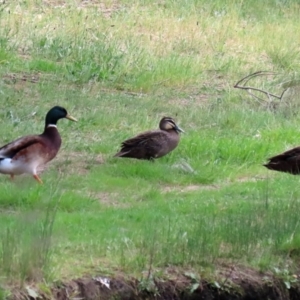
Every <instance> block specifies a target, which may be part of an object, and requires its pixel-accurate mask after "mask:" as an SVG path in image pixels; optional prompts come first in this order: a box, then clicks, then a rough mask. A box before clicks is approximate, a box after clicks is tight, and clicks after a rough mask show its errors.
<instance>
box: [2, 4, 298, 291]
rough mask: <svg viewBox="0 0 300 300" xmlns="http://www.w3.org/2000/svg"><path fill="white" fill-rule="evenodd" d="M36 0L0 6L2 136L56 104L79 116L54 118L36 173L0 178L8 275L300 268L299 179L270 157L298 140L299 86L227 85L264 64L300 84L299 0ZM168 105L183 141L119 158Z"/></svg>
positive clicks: (35, 123) (27, 128) (16, 279)
mask: <svg viewBox="0 0 300 300" xmlns="http://www.w3.org/2000/svg"><path fill="white" fill-rule="evenodd" d="M43 2H44V1H32V0H27V1H19V2H18V1H14V3H12V4H5V5H4V6H3V9H2V10H1V11H0V67H1V68H0V97H1V99H2V109H1V111H0V119H1V127H0V136H1V144H5V143H7V142H9V141H11V140H13V139H15V138H17V137H19V136H22V135H26V134H32V133H40V132H41V131H42V129H43V126H44V116H45V114H46V112H47V111H48V110H49V108H51V107H52V106H54V105H57V104H59V105H62V106H64V107H66V108H67V110H68V112H69V113H71V114H72V115H74V117H76V118H77V119H78V120H79V122H78V123H71V122H68V121H67V120H61V121H59V123H58V125H59V130H60V133H61V136H62V140H63V145H62V149H61V150H60V152H59V154H58V156H57V158H55V160H53V161H52V162H51V163H49V167H48V168H47V169H46V170H45V171H44V173H43V174H42V175H41V178H42V179H43V181H44V185H43V186H39V185H38V184H37V183H36V182H35V181H34V180H33V179H32V178H30V176H20V177H17V178H16V179H15V181H14V182H11V181H10V180H9V178H8V176H2V177H0V195H1V197H0V214H1V218H0V238H1V243H0V278H1V282H3V284H4V285H5V284H16V283H17V284H23V283H24V282H26V281H32V280H35V281H42V280H43V279H44V280H46V281H47V282H52V281H54V280H58V279H66V278H69V279H70V278H73V277H78V276H81V275H83V274H86V273H90V274H93V273H94V272H103V273H109V274H113V273H114V272H123V273H126V274H133V275H135V276H137V277H141V274H142V272H143V271H145V270H147V269H149V266H150V265H152V266H153V270H158V269H161V268H164V267H166V266H169V265H175V266H177V267H179V268H194V269H195V270H196V271H199V272H202V270H203V269H204V268H213V267H216V268H217V266H218V264H220V263H223V262H228V263H238V264H244V265H246V266H251V267H255V268H259V269H262V270H273V268H274V267H276V268H279V269H281V268H284V269H286V268H292V267H293V266H295V265H296V263H297V262H298V260H299V247H300V236H299V213H298V212H299V209H300V201H299V199H300V198H299V196H300V194H299V192H298V190H299V189H298V185H299V178H298V177H295V176H290V175H288V174H280V173H275V172H273V173H272V172H270V171H267V170H266V169H264V168H263V167H262V164H263V163H264V162H265V161H266V159H267V158H268V157H270V156H272V155H275V154H277V153H279V152H281V151H284V150H286V149H288V148H290V147H293V146H296V145H298V144H299V137H298V130H297V128H298V124H299V116H298V114H297V109H296V108H297V107H298V106H297V97H298V90H297V84H295V85H293V84H292V85H291V89H290V91H289V94H288V97H287V98H285V99H284V103H282V105H280V106H279V107H278V109H277V110H276V111H273V110H268V109H266V107H264V106H263V105H261V104H259V103H258V102H256V101H254V100H253V98H251V97H250V96H248V95H247V94H246V93H245V92H244V91H241V90H235V89H234V88H233V86H234V84H235V83H236V82H237V81H238V80H239V79H241V78H242V77H244V76H246V75H247V74H249V73H251V72H254V71H258V70H270V71H274V72H278V73H279V75H278V76H277V77H276V78H274V79H270V78H269V77H260V78H258V79H256V81H254V82H255V84H256V85H255V86H257V87H261V88H263V89H264V90H268V91H270V92H272V93H276V94H277V93H279V91H282V86H281V84H283V83H285V84H286V83H287V82H289V81H291V82H295V83H297V80H299V73H298V70H299V63H300V57H299V54H298V52H299V51H298V40H299V39H297V34H298V33H297V32H298V30H297V28H299V22H300V21H299V8H300V6H299V4H298V3H297V1H271V0H270V1H264V2H257V1H244V2H242V3H241V2H240V1H214V2H213V3H210V2H207V1H200V0H199V1H172V0H167V1H164V2H161V1H159V2H158V1H157V2H156V1H134V2H132V1H120V2H114V1H104V2H103V3H102V2H101V3H102V4H101V5H98V6H97V5H90V6H89V5H86V6H85V5H83V4H82V3H81V2H80V1H64V3H65V5H64V6H60V5H61V4H62V2H63V1H57V3H54V2H55V1H51V2H49V3H48V5H45V3H43ZM45 2H47V1H45ZM9 11H10V13H9ZM248 84H249V85H250V82H249V83H248ZM251 84H252V82H251ZM164 115H169V116H173V117H174V118H175V119H176V120H177V121H178V123H179V124H180V126H181V127H182V128H183V129H184V130H185V131H186V133H185V134H182V137H181V142H180V144H179V146H178V148H177V149H176V150H174V151H173V152H172V153H170V154H169V155H167V156H165V157H163V158H161V159H159V160H157V161H156V162H155V163H152V162H148V161H136V160H130V159H117V158H113V155H114V154H115V153H116V152H117V151H118V149H119V146H120V143H121V142H122V141H123V140H124V139H126V138H129V137H131V136H133V135H135V134H137V133H139V132H142V131H144V130H148V129H152V128H153V129H154V128H157V127H158V122H159V120H160V118H161V117H162V116H164ZM1 291H2V290H1Z"/></svg>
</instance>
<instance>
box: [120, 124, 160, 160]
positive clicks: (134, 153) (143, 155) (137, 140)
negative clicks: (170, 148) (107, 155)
mask: <svg viewBox="0 0 300 300" xmlns="http://www.w3.org/2000/svg"><path fill="white" fill-rule="evenodd" d="M165 138H166V133H165V132H164V131H160V130H154V131H146V132H144V133H141V134H139V135H137V136H135V137H133V138H131V139H128V140H126V141H124V142H123V143H122V145H121V150H120V151H119V152H118V153H117V154H116V155H115V156H119V157H122V156H123V157H135V158H139V159H151V158H155V157H156V154H157V153H158V152H159V151H160V149H161V148H162V147H163V145H164V143H165Z"/></svg>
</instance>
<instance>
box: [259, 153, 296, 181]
mask: <svg viewBox="0 0 300 300" xmlns="http://www.w3.org/2000/svg"><path fill="white" fill-rule="evenodd" d="M268 160H269V161H268V162H267V163H266V164H264V166H265V167H266V168H268V169H270V170H274V171H279V172H286V173H290V174H293V175H298V174H300V147H296V148H293V149H291V150H288V151H286V152H283V153H281V154H279V155H276V156H273V157H271V158H269V159H268Z"/></svg>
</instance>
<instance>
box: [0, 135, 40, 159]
mask: <svg viewBox="0 0 300 300" xmlns="http://www.w3.org/2000/svg"><path fill="white" fill-rule="evenodd" d="M44 147H46V143H45V141H44V140H43V138H42V137H41V136H39V135H28V136H24V137H21V138H19V139H17V140H15V141H13V142H11V143H9V144H6V145H5V146H3V147H1V148H0V157H2V158H3V157H5V158H12V159H15V160H16V159H18V158H19V157H20V156H22V155H24V154H25V153H27V152H29V151H31V152H32V151H33V150H38V152H39V151H40V150H42V149H41V148H44ZM34 152H36V151H34Z"/></svg>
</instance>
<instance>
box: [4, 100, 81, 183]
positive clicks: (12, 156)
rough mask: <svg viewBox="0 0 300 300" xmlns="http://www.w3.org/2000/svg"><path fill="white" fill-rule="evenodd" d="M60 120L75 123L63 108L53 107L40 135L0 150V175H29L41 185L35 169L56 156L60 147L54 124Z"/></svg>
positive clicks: (27, 137)
mask: <svg viewBox="0 0 300 300" xmlns="http://www.w3.org/2000/svg"><path fill="white" fill-rule="evenodd" d="M62 118H67V119H69V120H71V121H77V120H76V119H75V118H73V117H72V116H70V115H69V114H68V113H67V111H66V109H65V108H63V107H60V106H54V107H53V108H51V109H50V110H49V111H48V113H47V115H46V119H45V129H44V132H43V133H42V134H40V135H28V136H24V137H21V138H18V139H17V140H15V141H13V142H11V143H9V144H7V145H5V146H3V147H2V148H0V173H2V174H9V175H10V177H11V179H13V178H14V175H20V174H23V173H29V174H32V175H33V177H34V179H36V180H37V181H38V182H39V183H43V182H42V180H41V179H40V178H39V176H38V175H37V168H38V167H39V166H42V165H44V164H46V163H47V162H49V161H50V160H52V159H53V158H54V157H55V156H56V154H57V152H58V150H59V148H60V145H61V137H60V135H59V132H58V130H57V127H56V123H57V121H58V120H59V119H62Z"/></svg>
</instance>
